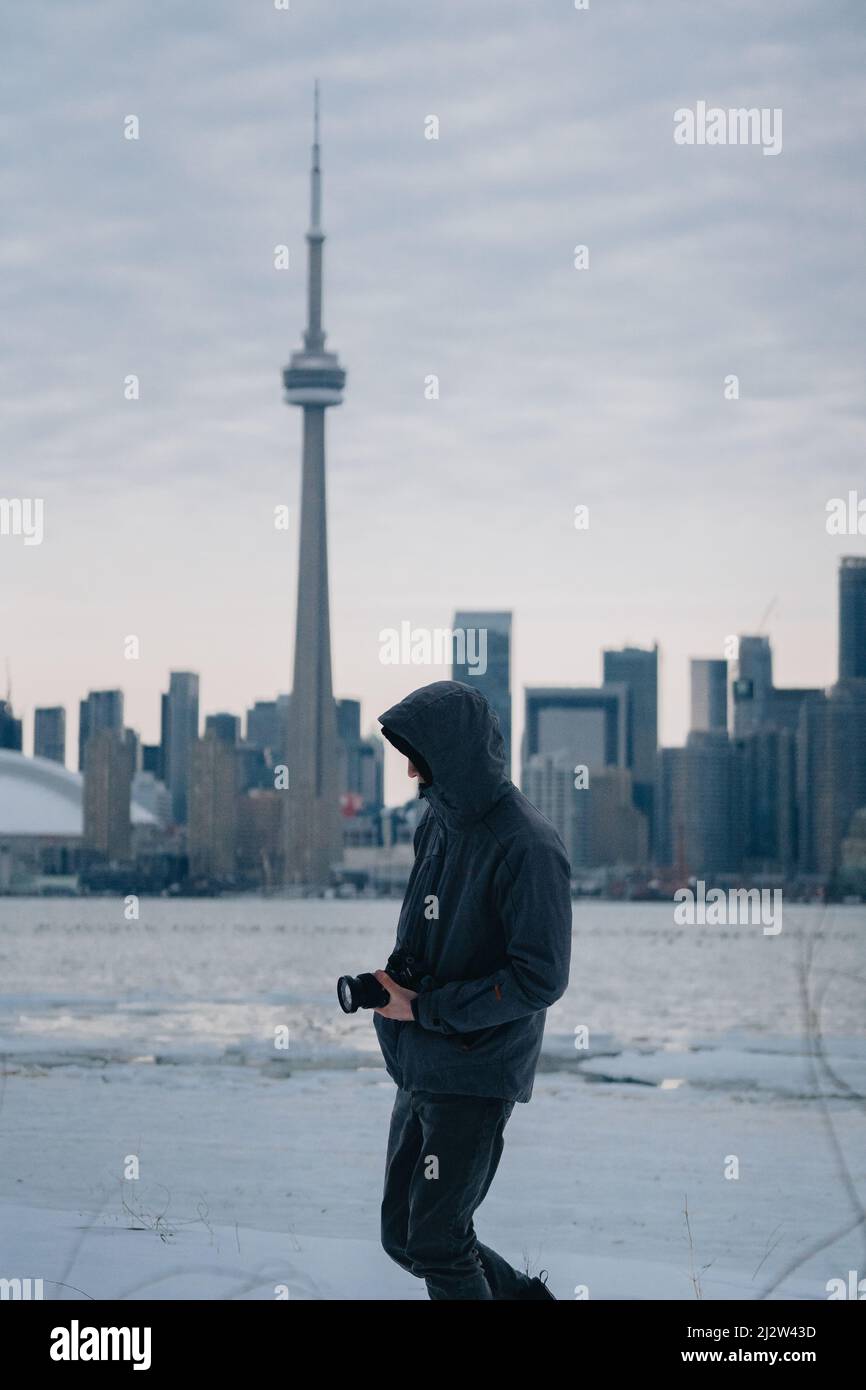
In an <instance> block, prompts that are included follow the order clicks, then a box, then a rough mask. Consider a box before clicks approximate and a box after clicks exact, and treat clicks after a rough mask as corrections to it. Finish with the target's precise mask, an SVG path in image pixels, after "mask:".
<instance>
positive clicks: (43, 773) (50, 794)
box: [0, 748, 157, 839]
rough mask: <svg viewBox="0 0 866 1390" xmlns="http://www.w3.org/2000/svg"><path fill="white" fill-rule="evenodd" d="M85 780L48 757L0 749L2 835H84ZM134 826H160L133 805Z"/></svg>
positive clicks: (0, 825)
mask: <svg viewBox="0 0 866 1390" xmlns="http://www.w3.org/2000/svg"><path fill="white" fill-rule="evenodd" d="M83 792H84V778H83V777H82V776H81V773H80V772H70V771H69V769H68V768H66V767H63V766H62V765H61V764H60V763H55V762H51V760H50V759H48V758H27V757H25V756H24V754H23V753H15V752H13V751H12V750H10V749H8V748H0V836H10V835H58V836H61V837H62V838H64V839H75V838H80V837H81V836H82V835H83V833H84V810H83V804H82V801H83ZM132 823H133V825H156V824H157V821H156V817H155V816H152V815H151V813H150V812H149V811H145V810H144V808H143V807H142V806H138V805H136V803H135V802H133V805H132Z"/></svg>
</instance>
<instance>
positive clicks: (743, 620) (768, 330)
mask: <svg viewBox="0 0 866 1390" xmlns="http://www.w3.org/2000/svg"><path fill="white" fill-rule="evenodd" d="M5 30H6V34H5V41H4V49H5V52H6V58H7V67H8V71H7V74H6V77H5V79H4V86H3V92H2V103H3V122H2V124H3V136H2V143H3V151H2V153H3V159H2V175H0V177H2V201H3V206H4V210H5V213H6V216H5V218H4V222H5V234H4V236H3V240H2V244H0V258H2V271H3V273H2V277H0V282H2V288H0V293H2V304H0V308H2V316H3V322H4V327H5V332H4V334H3V335H2V342H0V393H2V402H3V435H2V446H3V447H2V484H0V494H2V496H4V497H6V498H24V497H30V498H41V499H43V505H44V537H43V540H42V543H41V544H40V545H30V546H27V545H25V544H24V542H23V538H22V537H21V536H20V535H0V661H3V662H4V663H8V667H9V670H10V672H11V681H12V695H13V702H14V705H15V709H16V713H17V714H19V715H23V717H24V721H25V749H26V750H27V749H29V748H30V747H31V739H32V725H33V708H34V707H35V706H36V705H52V704H64V705H66V707H67V712H68V713H67V718H68V729H67V736H68V744H69V748H68V761H69V762H70V764H73V765H74V757H75V749H74V739H75V730H76V724H77V706H78V700H79V698H81V696H82V695H84V694H85V693H86V692H87V690H89V689H102V688H107V687H116V686H121V687H122V688H123V689H124V691H125V692H126V722H127V724H129V725H131V726H133V727H135V728H137V729H138V730H139V731H140V732H141V734H142V737H143V738H144V740H145V741H146V742H151V741H156V740H157V738H158V729H159V695H160V692H161V691H162V690H164V689H166V688H167V681H168V672H169V671H170V670H172V669H179V670H194V671H198V672H199V673H200V676H201V706H202V715H203V716H204V715H205V714H207V713H211V712H214V711H217V710H224V709H227V710H234V711H237V712H242V711H243V710H245V709H246V708H247V707H248V706H249V705H250V704H251V703H252V702H253V701H254V700H256V699H269V698H273V697H274V695H275V694H276V693H277V692H278V691H284V690H287V689H288V688H289V687H290V684H291V669H292V665H291V662H292V643H293V632H294V604H295V590H296V577H297V576H296V566H297V543H298V525H297V523H298V506H299V461H300V437H301V435H300V430H301V413H300V411H298V410H297V409H295V408H292V407H288V406H287V405H285V404H284V403H283V401H282V391H281V371H282V368H283V366H284V365H285V364H286V362H287V361H288V358H289V355H290V353H291V352H292V351H293V350H294V349H295V348H297V347H298V346H299V345H300V340H301V330H302V327H303V321H304V316H305V302H304V301H305V269H306V266H305V241H304V233H305V231H306V226H307V220H308V169H309V159H310V148H309V147H310V139H311V108H312V85H313V79H314V78H318V79H319V81H320V84H321V93H322V96H321V99H322V163H323V178H324V195H323V220H324V225H325V230H326V232H327V237H328V239H327V241H326V243H325V327H326V330H327V333H328V346H329V347H330V348H332V349H334V350H336V351H337V352H338V353H339V355H340V359H341V361H342V363H343V365H344V366H345V368H346V369H347V372H348V379H347V386H346V394H345V401H344V404H343V405H342V406H340V407H339V408H337V409H334V410H331V411H330V412H329V414H328V422H327V429H328V489H329V496H328V507H329V528H330V533H329V542H330V579H331V605H332V632H333V661H334V684H335V690H336V693H337V695H338V696H347V697H354V698H359V699H361V700H362V703H363V719H362V722H363V726H364V728H365V730H366V729H369V728H372V727H374V726H375V721H376V716H377V715H378V714H379V713H381V711H383V710H384V709H386V708H387V707H388V706H389V705H391V704H393V703H394V702H395V701H396V700H397V699H399V698H400V697H401V696H402V695H404V694H405V693H407V692H408V691H409V690H410V689H413V688H415V687H417V686H419V685H423V684H426V683H427V682H428V681H431V680H436V679H440V678H442V677H443V676H446V675H447V674H449V673H448V671H447V670H446V669H445V668H443V667H441V666H440V667H436V666H429V667H419V666H412V665H402V666H400V665H386V664H383V663H382V661H381V659H380V656H381V639H380V634H381V633H382V632H383V630H385V629H387V628H396V627H399V626H400V624H401V623H402V622H407V621H408V622H410V623H411V624H412V626H413V628H422V627H426V628H436V627H447V626H448V625H449V624H450V623H451V620H452V617H453V613H454V611H455V609H458V608H467V609H483V608H493V609H511V610H512V611H513V613H514V645H513V691H514V704H515V719H514V722H515V728H516V734H517V736H518V737H519V733H520V729H521V724H522V720H521V715H522V689H523V687H524V686H525V685H546V684H549V685H556V684H596V683H598V681H599V680H600V678H601V651H602V648H603V647H616V646H621V645H623V644H626V643H631V644H636V645H640V646H649V645H651V644H652V643H653V642H654V641H657V642H658V643H659V644H660V648H661V672H662V677H661V679H662V685H661V737H662V741H663V742H664V743H666V744H671V743H679V742H681V741H682V740H683V739H684V737H685V734H686V732H687V729H688V719H689V709H688V696H689V692H688V661H689V658H690V657H692V656H721V655H723V654H724V644H725V641H726V638H727V637H728V636H729V635H731V634H736V633H746V632H757V631H763V632H765V633H766V634H767V635H769V637H770V638H771V641H772V643H773V650H774V659H775V675H776V681H777V683H778V684H782V685H828V684H830V683H831V682H832V681H833V679H834V678H835V674H836V652H837V603H836V582H837V581H836V573H837V568H838V560H839V556H840V555H842V554H864V553H866V536H863V535H858V534H854V535H850V536H842V537H840V536H835V535H829V534H828V532H827V528H826V515H827V513H826V508H827V503H828V501H829V500H830V499H832V498H835V497H845V496H847V494H848V492H849V491H851V490H859V495H860V496H861V497H863V498H866V470H864V466H863V459H864V443H866V430H864V398H863V381H864V365H866V364H864V357H866V353H864V334H863V323H864V299H866V294H864V276H863V262H864V244H863V226H864V220H866V219H864V211H866V208H864V203H866V197H864V190H866V180H864V136H863V131H864V128H866V119H864V116H866V111H864V107H866V86H864V84H863V81H862V73H863V71H864V68H866V12H864V10H863V7H862V4H860V3H833V0H829V2H828V3H825V4H822V5H815V4H814V3H802V2H801V0H762V3H761V4H760V5H755V4H754V3H753V0H722V2H721V3H714V4H712V5H709V4H703V5H697V4H695V3H694V0H654V3H653V4H646V3H631V2H630V0H590V5H589V8H588V9H583V10H578V9H576V8H575V6H574V3H573V0H533V3H529V0H523V2H521V0H474V3H473V4H471V5H466V4H465V3H459V2H458V0H439V3H436V4H418V3H415V4H407V3H406V0H399V2H393V3H392V0H377V3H375V4H369V3H358V2H357V0H355V3H350V2H349V0H315V3H314V2H313V0H291V3H290V7H289V8H288V9H282V8H279V9H278V8H277V7H276V6H275V5H274V4H273V0H208V3H204V2H203V0H189V2H188V3H185V4H184V5H182V6H180V5H177V4H172V3H167V2H166V3H160V0H151V3H149V4H147V5H141V4H140V3H133V0H111V3H108V0H104V2H103V3H83V0H66V3H65V4H64V5H63V6H62V7H57V6H19V7H16V8H15V9H13V10H11V11H10V12H8V13H7V15H6V17H5ZM698 102H706V103H707V105H708V106H710V107H721V108H723V109H725V110H727V109H728V108H733V107H750V108H751V107H756V108H759V109H761V108H767V109H768V111H773V110H780V111H781V113H782V117H781V126H780V129H781V133H782V148H781V150H780V151H779V152H778V153H777V154H775V155H765V154H764V152H763V149H762V147H761V146H760V145H756V144H739V145H737V144H728V145H718V144H717V145H709V144H701V145H699V144H692V145H682V144H678V143H676V142H675V140H674V131H675V124H676V123H675V112H677V111H678V110H680V109H682V108H690V109H696V107H697V103H698ZM130 116H135V117H136V118H137V120H138V136H139V138H138V139H137V140H130V139H126V138H125V135H124V130H125V128H128V120H127V118H128V117H130ZM434 116H435V117H436V118H437V121H438V139H428V138H426V134H427V133H429V132H430V130H431V126H432V122H431V121H430V117H434ZM282 245H285V246H287V247H288V249H289V265H288V268H287V269H278V268H276V267H275V248H276V247H278V246H282ZM576 246H586V247H587V248H588V259H589V264H588V268H585V269H577V268H576V267H575V247H576ZM131 375H132V376H135V377H137V378H138V382H139V398H138V399H137V400H128V399H125V391H124V388H125V380H126V379H127V378H128V377H129V376H131ZM431 375H435V376H436V377H437V378H438V382H439V396H438V399H434V400H431V399H427V398H426V394H425V379H426V378H428V377H430V376H431ZM731 375H735V376H736V377H737V378H738V381H739V398H738V399H726V398H725V381H726V378H728V377H729V376H731ZM280 506H288V507H289V509H290V525H289V528H288V530H278V529H276V528H275V526H274V509H275V508H277V507H280ZM577 506H585V507H587V508H588V515H589V526H588V528H587V529H585V530H578V529H576V528H575V525H574V516H575V507H577ZM129 636H135V637H137V639H138V644H139V655H138V657H137V658H135V659H133V660H130V659H128V658H127V657H126V655H125V651H128V650H129V647H128V644H126V642H125V639H126V638H127V637H129ZM0 680H5V675H4V674H3V673H2V672H0ZM516 747H517V743H515V748H516ZM387 769H388V784H387V790H388V795H389V799H390V800H396V799H399V798H402V797H403V795H404V794H405V793H404V788H405V786H406V784H405V783H404V782H403V780H402V774H403V771H404V770H405V764H404V763H403V762H402V760H400V759H399V758H398V755H397V754H396V753H393V752H392V751H391V750H390V749H389V750H388V755H387Z"/></svg>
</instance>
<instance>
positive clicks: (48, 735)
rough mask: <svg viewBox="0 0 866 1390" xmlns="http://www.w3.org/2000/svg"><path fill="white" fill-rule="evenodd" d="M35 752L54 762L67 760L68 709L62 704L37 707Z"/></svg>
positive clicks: (39, 756) (34, 735)
mask: <svg viewBox="0 0 866 1390" xmlns="http://www.w3.org/2000/svg"><path fill="white" fill-rule="evenodd" d="M33 753H34V756H35V757H37V758H48V760H49V761H50V762H52V763H63V764H65V762H66V710H65V709H64V708H63V706H62V705H53V706H51V707H43V708H42V709H37V710H36V713H35V715H34V718H33Z"/></svg>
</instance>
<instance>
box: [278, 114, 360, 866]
mask: <svg viewBox="0 0 866 1390" xmlns="http://www.w3.org/2000/svg"><path fill="white" fill-rule="evenodd" d="M324 240H325V234H324V232H323V231H322V225H321V171H320V167H319V100H318V88H317V89H316V98H315V117H314V134H313V160H312V173H311V195H310V228H309V231H308V232H307V253H308V276H307V327H306V330H305V332H304V345H303V347H302V348H301V349H300V351H299V352H295V353H293V354H292V358H291V361H290V363H289V365H288V367H286V368H285V370H284V372H283V383H284V386H285V399H286V401H287V402H288V404H290V405H297V406H300V407H301V408H302V410H303V412H304V442H303V462H302V479H301V527H300V556H299V562H298V609H297V623H296V627H295V660H294V682H293V686H292V698H291V702H290V705H289V718H288V731H287V744H286V747H287V752H286V761H287V766H288V774H289V786H288V789H287V790H285V791H283V792H282V796H283V805H284V817H283V820H284V862H283V880H284V882H285V883H299V882H300V883H323V882H326V881H327V879H328V877H329V873H330V869H331V865H332V864H333V863H334V862H335V861H338V860H339V859H340V858H341V856H342V830H341V826H340V808H339V783H338V760H337V724H336V718H335V711H334V692H333V684H332V679H331V626H330V607H329V597H328V541H327V510H326V501H325V412H326V410H327V409H328V407H329V406H332V405H339V404H340V402H341V401H342V399H343V387H344V385H345V381H346V373H345V372H344V370H343V368H342V367H341V366H340V364H339V362H338V360H337V356H336V354H335V353H333V352H328V351H326V350H325V333H324V330H323V328H322V248H323V243H324Z"/></svg>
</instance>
